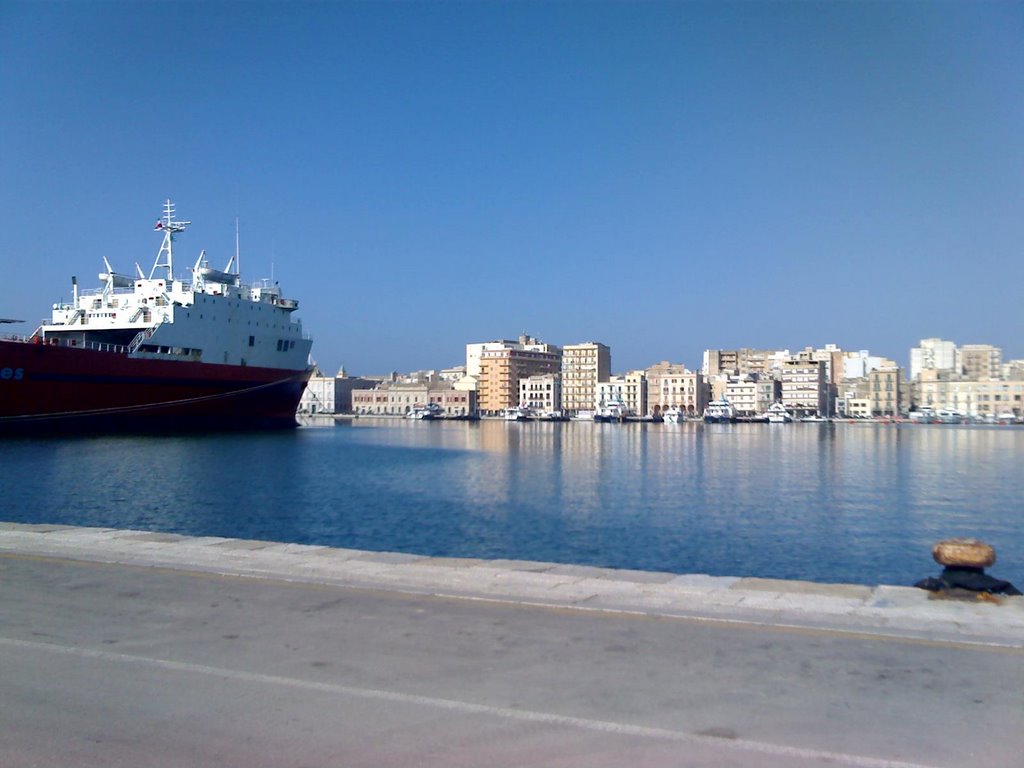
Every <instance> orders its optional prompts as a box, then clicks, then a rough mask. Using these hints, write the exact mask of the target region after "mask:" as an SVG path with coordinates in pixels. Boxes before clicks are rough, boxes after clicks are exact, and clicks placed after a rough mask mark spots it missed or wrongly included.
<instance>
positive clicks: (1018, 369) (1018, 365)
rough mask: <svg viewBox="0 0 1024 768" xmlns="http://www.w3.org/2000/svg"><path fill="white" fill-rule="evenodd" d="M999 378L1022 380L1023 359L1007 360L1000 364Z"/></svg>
mask: <svg viewBox="0 0 1024 768" xmlns="http://www.w3.org/2000/svg"><path fill="white" fill-rule="evenodd" d="M1001 371H1002V374H1001V376H1000V378H1002V379H1005V380H1006V381H1022V380H1024V360H1007V361H1006V362H1005V363H1003V365H1002V366H1001Z"/></svg>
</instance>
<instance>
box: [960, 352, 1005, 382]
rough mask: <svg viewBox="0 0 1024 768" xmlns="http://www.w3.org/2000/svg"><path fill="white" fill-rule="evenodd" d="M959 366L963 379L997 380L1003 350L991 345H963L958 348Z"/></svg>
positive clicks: (1000, 374) (1000, 373)
mask: <svg viewBox="0 0 1024 768" xmlns="http://www.w3.org/2000/svg"><path fill="white" fill-rule="evenodd" d="M960 364H961V365H962V366H963V373H964V378H965V379H973V380H975V381H981V380H983V379H998V378H1001V376H1002V368H1003V350H1001V349H1000V348H999V347H993V346H992V345H991V344H964V345H963V346H962V347H960Z"/></svg>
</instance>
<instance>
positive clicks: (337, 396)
mask: <svg viewBox="0 0 1024 768" xmlns="http://www.w3.org/2000/svg"><path fill="white" fill-rule="evenodd" d="M378 384H380V381H379V380H377V379H369V378H365V377H362V376H349V375H348V373H347V372H346V370H345V367H344V366H342V367H341V368H340V369H339V370H338V374H337V376H335V377H334V412H335V413H352V393H353V392H354V391H356V390H357V389H373V388H374V387H376V386H377V385H378Z"/></svg>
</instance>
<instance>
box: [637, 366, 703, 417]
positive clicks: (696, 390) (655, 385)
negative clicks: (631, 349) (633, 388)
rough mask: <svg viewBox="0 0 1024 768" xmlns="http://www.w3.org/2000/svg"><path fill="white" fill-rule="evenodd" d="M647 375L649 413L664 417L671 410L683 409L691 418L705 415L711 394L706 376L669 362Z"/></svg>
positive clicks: (653, 369)
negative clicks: (709, 394)
mask: <svg viewBox="0 0 1024 768" xmlns="http://www.w3.org/2000/svg"><path fill="white" fill-rule="evenodd" d="M645 373H646V375H647V413H649V414H651V415H652V416H660V415H661V414H662V413H664V412H665V411H666V410H667V409H669V408H679V409H680V410H682V411H684V412H685V413H687V414H689V415H690V416H700V415H701V414H702V413H704V408H705V407H706V406H707V404H708V391H707V384H706V383H705V379H704V375H703V374H702V373H698V372H696V371H690V370H687V368H686V366H685V365H682V364H676V363H669V362H668V361H664V362H661V363H658V364H657V365H652V366H651V367H650V368H648V369H647V370H646V371H645Z"/></svg>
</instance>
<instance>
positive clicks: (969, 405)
mask: <svg viewBox="0 0 1024 768" xmlns="http://www.w3.org/2000/svg"><path fill="white" fill-rule="evenodd" d="M944 374H945V372H943V371H927V370H926V371H922V372H921V377H920V379H919V381H918V382H917V397H918V400H917V401H916V404H917V407H918V409H920V408H923V407H929V408H933V409H935V410H941V409H947V410H954V411H958V412H960V413H961V414H963V415H964V416H983V417H993V418H994V417H997V416H1000V415H1003V414H1010V413H1012V414H1014V415H1015V416H1024V381H1019V380H1018V381H1003V380H999V379H987V380H985V381H969V380H966V379H964V378H962V377H953V376H950V375H948V374H945V375H944Z"/></svg>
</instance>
